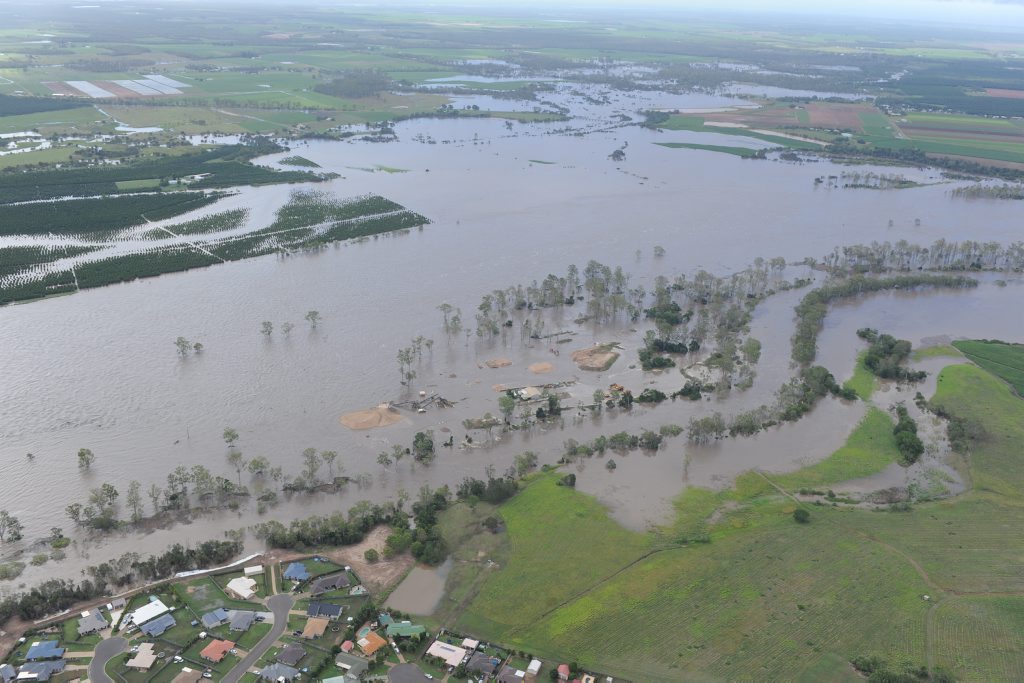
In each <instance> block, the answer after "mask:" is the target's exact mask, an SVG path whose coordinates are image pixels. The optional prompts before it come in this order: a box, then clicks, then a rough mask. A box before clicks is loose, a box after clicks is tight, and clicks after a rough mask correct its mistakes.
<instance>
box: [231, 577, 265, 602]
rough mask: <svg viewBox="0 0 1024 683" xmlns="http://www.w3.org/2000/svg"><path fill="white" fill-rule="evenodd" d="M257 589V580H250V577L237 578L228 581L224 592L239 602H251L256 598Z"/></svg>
mask: <svg viewBox="0 0 1024 683" xmlns="http://www.w3.org/2000/svg"><path fill="white" fill-rule="evenodd" d="M257 587H258V586H257V585H256V580H255V579H250V578H249V577H248V576H236V577H235V578H233V579H231V580H230V581H228V585H227V586H225V587H224V592H225V593H227V594H228V595H230V596H232V597H234V598H238V599H239V600H251V599H252V598H254V597H256V588H257Z"/></svg>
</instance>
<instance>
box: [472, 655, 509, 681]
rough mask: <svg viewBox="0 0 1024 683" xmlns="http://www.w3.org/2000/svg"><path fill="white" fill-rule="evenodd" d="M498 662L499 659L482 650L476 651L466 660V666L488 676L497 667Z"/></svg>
mask: <svg viewBox="0 0 1024 683" xmlns="http://www.w3.org/2000/svg"><path fill="white" fill-rule="evenodd" d="M499 664H501V660H500V659H498V658H497V657H492V656H491V655H489V654H486V653H484V652H476V653H474V654H473V656H472V657H470V658H469V661H468V662H466V668H467V669H469V670H470V671H475V672H476V673H478V674H480V675H482V676H490V675H491V674H493V673H494V671H495V670H496V669H497V668H498V665H499Z"/></svg>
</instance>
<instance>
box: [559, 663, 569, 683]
mask: <svg viewBox="0 0 1024 683" xmlns="http://www.w3.org/2000/svg"><path fill="white" fill-rule="evenodd" d="M558 680H560V681H567V680H569V665H568V664H559V665H558Z"/></svg>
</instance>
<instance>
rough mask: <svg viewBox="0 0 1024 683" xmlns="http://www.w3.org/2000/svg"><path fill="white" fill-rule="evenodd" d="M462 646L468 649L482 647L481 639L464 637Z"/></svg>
mask: <svg viewBox="0 0 1024 683" xmlns="http://www.w3.org/2000/svg"><path fill="white" fill-rule="evenodd" d="M462 647H464V648H466V649H467V650H470V651H473V650H475V649H477V648H478V647H480V641H479V640H473V639H472V638H463V639H462Z"/></svg>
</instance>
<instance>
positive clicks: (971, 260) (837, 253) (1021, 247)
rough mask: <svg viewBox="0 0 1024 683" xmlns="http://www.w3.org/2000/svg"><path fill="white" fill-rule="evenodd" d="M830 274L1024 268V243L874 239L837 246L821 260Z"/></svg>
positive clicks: (1009, 269) (1012, 269) (1010, 269)
mask: <svg viewBox="0 0 1024 683" xmlns="http://www.w3.org/2000/svg"><path fill="white" fill-rule="evenodd" d="M822 265H824V266H825V267H826V268H827V269H828V270H829V271H830V272H831V273H833V274H835V275H844V274H845V275H848V274H852V273H865V272H871V273H885V272H890V271H913V270H946V271H958V270H1005V271H1018V270H1020V269H1022V268H1024V242H1013V243H1011V244H1008V245H1006V246H1003V245H1001V244H999V243H998V242H975V241H973V240H965V241H963V242H947V241H946V240H941V239H940V240H937V241H935V242H933V243H932V244H930V245H919V244H910V243H909V242H907V241H905V240H900V241H898V242H896V243H895V244H893V243H890V242H881V243H879V242H873V243H872V244H868V245H865V244H857V245H853V246H847V247H842V248H838V247H837V248H835V249H833V250H832V251H831V252H830V253H829V254H827V255H826V256H825V258H824V259H823V261H822Z"/></svg>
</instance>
